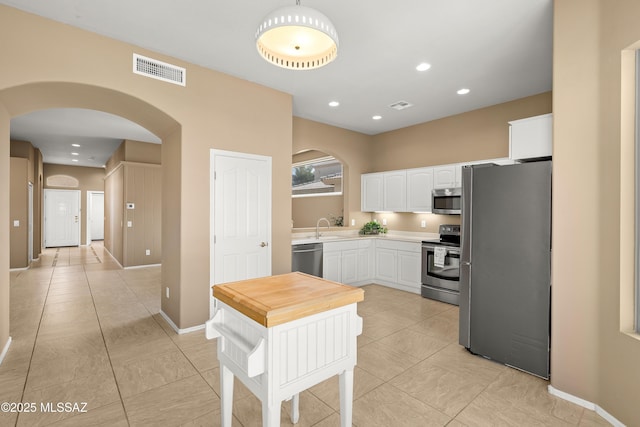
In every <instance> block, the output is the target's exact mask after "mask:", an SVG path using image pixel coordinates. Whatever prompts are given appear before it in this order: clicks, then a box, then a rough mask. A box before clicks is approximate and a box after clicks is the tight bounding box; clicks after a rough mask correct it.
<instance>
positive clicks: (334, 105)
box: [329, 101, 340, 107]
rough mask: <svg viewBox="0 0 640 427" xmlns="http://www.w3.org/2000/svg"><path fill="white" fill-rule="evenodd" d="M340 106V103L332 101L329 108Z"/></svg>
mask: <svg viewBox="0 0 640 427" xmlns="http://www.w3.org/2000/svg"><path fill="white" fill-rule="evenodd" d="M338 105H340V103H339V102H338V101H331V102H330V103H329V107H337V106H338Z"/></svg>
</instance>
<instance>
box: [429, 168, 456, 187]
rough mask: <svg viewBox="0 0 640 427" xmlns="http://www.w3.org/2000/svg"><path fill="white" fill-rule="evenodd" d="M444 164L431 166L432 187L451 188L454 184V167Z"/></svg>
mask: <svg viewBox="0 0 640 427" xmlns="http://www.w3.org/2000/svg"><path fill="white" fill-rule="evenodd" d="M457 166H458V165H445V166H437V167H435V168H433V188H453V187H455V186H456V167H457Z"/></svg>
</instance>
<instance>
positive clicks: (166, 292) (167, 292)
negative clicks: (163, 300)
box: [165, 287, 169, 299]
mask: <svg viewBox="0 0 640 427" xmlns="http://www.w3.org/2000/svg"><path fill="white" fill-rule="evenodd" d="M165 289H166V291H165V294H166V295H167V299H169V287H166V288H165Z"/></svg>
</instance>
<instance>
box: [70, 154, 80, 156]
mask: <svg viewBox="0 0 640 427" xmlns="http://www.w3.org/2000/svg"><path fill="white" fill-rule="evenodd" d="M71 155H72V156H79V155H80V154H78V153H71Z"/></svg>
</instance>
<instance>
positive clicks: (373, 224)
mask: <svg viewBox="0 0 640 427" xmlns="http://www.w3.org/2000/svg"><path fill="white" fill-rule="evenodd" d="M386 232H387V227H383V226H382V225H380V223H379V222H378V221H376V220H373V221H369V222H367V223H366V224H365V225H363V226H362V228H361V229H360V234H364V235H368V234H384V233H386Z"/></svg>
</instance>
